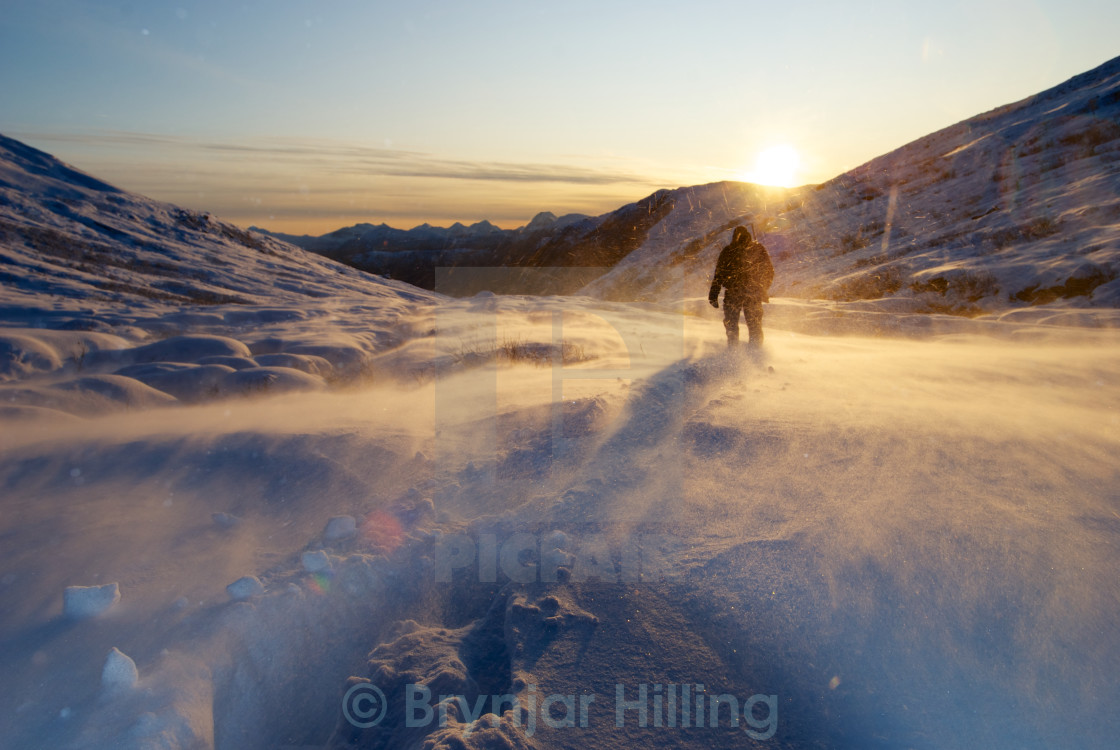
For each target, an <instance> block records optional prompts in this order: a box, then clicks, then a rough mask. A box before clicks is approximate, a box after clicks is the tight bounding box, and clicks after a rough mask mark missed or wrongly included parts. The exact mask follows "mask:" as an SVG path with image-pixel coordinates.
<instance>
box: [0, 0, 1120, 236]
mask: <svg viewBox="0 0 1120 750" xmlns="http://www.w3.org/2000/svg"><path fill="white" fill-rule="evenodd" d="M0 14H2V18H3V22H2V23H0V102H2V105H0V133H3V134H5V135H7V136H10V137H13V138H17V139H19V140H22V141H24V142H26V143H28V144H30V145H32V146H35V147H37V148H40V149H42V150H44V151H47V152H49V153H52V154H55V155H56V156H58V157H59V158H61V159H63V160H64V161H66V162H68V163H70V164H73V165H74V166H77V167H79V168H81V169H83V170H85V171H87V172H91V173H93V174H95V175H97V176H99V177H101V178H103V179H106V180H108V181H109V182H112V183H114V184H116V185H118V186H120V187H123V188H126V189H128V190H132V191H135V192H139V193H142V194H144V195H147V196H149V197H152V198H156V199H160V200H166V201H171V202H174V203H177V204H180V205H183V206H187V207H190V208H194V209H198V210H206V211H210V212H212V213H213V214H215V215H216V216H218V217H220V218H223V219H226V220H229V221H233V222H235V223H238V224H240V225H242V226H250V225H255V226H260V227H264V228H267V229H271V230H274V231H284V232H292V233H298V234H303V233H308V234H321V233H324V232H327V231H331V230H333V229H337V228H339V227H342V226H347V225H350V224H354V223H358V222H365V221H368V222H371V223H375V224H376V223H381V222H385V223H388V224H390V225H392V226H397V227H401V228H410V227H412V226H416V225H418V224H421V223H424V222H428V223H432V224H436V225H443V226H446V225H449V224H451V223H453V222H455V221H461V222H463V223H466V224H470V223H474V222H477V221H481V220H483V219H485V220H489V221H491V222H493V223H495V224H497V225H499V226H502V227H506V228H512V227H517V226H521V225H524V224H526V223H528V222H529V220H530V219H532V217H533V216H534V215H535V214H536V213H538V212H540V211H551V212H553V213H555V214H557V215H563V214H566V213H573V212H577V213H586V214H592V215H598V214H602V213H605V212H608V211H611V210H613V209H615V208H618V207H619V206H622V205H624V204H626V203H630V202H633V201H636V200H639V199H641V198H642V197H644V196H646V195H648V194H649V193H651V192H653V191H654V190H657V189H660V188H674V187H680V186H684V185H695V184H701V183H707V182H714V181H718V180H750V181H757V182H771V183H785V184H789V185H801V184H811V183H818V182H823V181H825V180H827V179H830V178H831V177H834V176H836V175H838V174H841V173H843V172H844V171H846V170H848V169H850V168H853V167H856V166H858V165H860V164H862V163H864V162H866V161H868V160H869V159H872V158H874V157H876V156H878V155H880V154H883V153H886V152H888V151H890V150H892V149H894V148H897V147H899V146H902V145H904V144H905V143H908V142H910V141H912V140H914V139H916V138H919V137H921V136H923V135H926V134H928V133H931V132H933V131H936V130H938V129H940V128H943V127H947V126H949V125H952V124H954V123H956V122H959V121H960V120H963V119H966V118H968V117H971V116H973V115H976V114H979V113H981V112H985V111H987V110H990V109H993V108H995V107H997V106H1000V105H1003V104H1006V103H1009V102H1012V101H1017V100H1019V99H1022V98H1024V97H1026V96H1029V95H1031V94H1034V93H1037V92H1039V91H1042V90H1044V89H1046V88H1049V87H1051V86H1054V85H1056V84H1058V83H1061V82H1062V81H1064V80H1066V79H1068V78H1070V77H1072V76H1074V75H1076V74H1078V73H1081V72H1084V71H1086V70H1089V69H1091V68H1094V67H1096V66H1097V65H1100V64H1102V63H1104V62H1105V61H1107V60H1109V59H1111V58H1113V57H1115V56H1117V55H1120V43H1117V41H1116V39H1117V34H1116V32H1117V31H1118V30H1120V3H1116V2H1113V1H1111V0H1109V1H1105V0H1059V1H1055V0H1018V1H1016V2H1004V1H1003V0H965V1H963V2H957V1H955V0H949V1H945V2H942V1H939V2H929V1H928V0H927V1H926V2H919V3H916V2H906V1H905V0H896V1H895V2H882V3H879V2H845V3H837V2H831V1H828V0H810V1H808V2H796V1H792V0H791V2H786V3H773V2H765V3H758V2H745V1H744V2H719V1H716V0H692V1H689V2H685V1H684V0H677V1H676V2H660V1H659V0H645V1H644V2H611V1H610V0H596V1H595V2H582V1H580V0H566V1H565V2H555V1H554V2H548V3H544V2H533V1H531V0H520V2H490V1H489V0H474V1H472V2H435V1H428V0H408V1H407V2H404V1H401V2H392V3H389V2H379V1H377V0H331V1H330V2H326V1H318V2H300V1H294V0H259V1H256V2H234V1H232V0H221V1H220V2H211V1H209V0H208V1H206V2H188V1H187V0H171V1H169V2H163V1H162V0H132V1H131V2H110V1H107V0H101V1H99V2H94V1H92V0H90V1H82V0H14V1H13V0H5V1H4V2H3V3H0Z"/></svg>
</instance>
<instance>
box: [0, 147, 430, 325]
mask: <svg viewBox="0 0 1120 750" xmlns="http://www.w3.org/2000/svg"><path fill="white" fill-rule="evenodd" d="M0 278H2V280H3V288H2V290H0V305H6V306H21V305H25V306H32V307H35V306H40V305H42V304H44V303H45V302H46V301H48V300H49V307H52V308H57V309H63V310H64V309H72V308H88V306H89V305H90V303H93V302H112V303H118V304H137V303H151V302H156V303H160V302H162V303H166V304H173V305H183V304H187V305H190V304H196V305H198V304H203V305H216V304H244V303H261V302H270V301H276V300H281V299H287V300H291V299H305V300H306V299H308V298H319V299H321V298H324V297H329V296H334V295H339V294H361V295H372V296H388V297H392V296H399V295H400V294H402V293H406V294H407V293H409V291H408V290H410V289H411V288H410V287H407V286H405V285H402V284H396V283H388V282H385V281H384V280H380V279H376V278H374V277H372V276H370V275H368V274H364V273H360V272H358V271H356V270H354V269H352V268H349V267H346V266H343V265H341V264H338V263H334V262H331V261H328V260H326V259H324V258H321V257H319V256H317V255H314V254H311V253H307V252H304V251H303V250H301V249H299V248H296V247H293V246H292V245H289V244H286V243H284V242H280V241H278V240H276V239H273V238H271V237H267V236H262V235H259V234H255V233H252V232H247V231H245V230H243V229H240V228H238V227H236V226H233V225H231V224H226V223H224V222H220V221H217V220H215V219H212V218H210V217H209V216H208V215H206V214H200V213H197V212H193V211H188V210H186V209H181V208H177V207H175V206H172V205H169V204H165V203H159V202H156V201H152V200H149V199H147V198H143V197H141V196H137V195H132V194H129V193H127V192H124V191H121V190H118V189H117V188H114V187H112V186H111V185H107V184H105V183H103V182H101V181H100V180H97V179H96V178H93V177H91V176H89V175H86V174H84V173H82V172H80V171H78V170H76V169H74V168H72V167H69V166H67V165H65V164H63V163H61V162H59V161H58V160H56V159H54V158H53V157H51V156H49V155H48V154H45V153H43V152H41V151H37V150H35V149H33V148H31V147H29V146H26V145H24V144H22V143H20V142H19V141H15V140H12V139H10V138H6V137H4V136H0ZM412 291H415V290H412Z"/></svg>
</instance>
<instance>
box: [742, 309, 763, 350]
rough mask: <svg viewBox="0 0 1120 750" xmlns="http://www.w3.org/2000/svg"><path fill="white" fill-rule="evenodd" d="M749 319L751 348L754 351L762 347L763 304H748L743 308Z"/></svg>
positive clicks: (748, 330) (748, 327)
mask: <svg viewBox="0 0 1120 750" xmlns="http://www.w3.org/2000/svg"><path fill="white" fill-rule="evenodd" d="M743 314H744V316H745V317H746V319H747V332H748V333H749V334H750V337H751V338H750V343H749V346H750V347H751V348H752V349H754V348H758V347H760V346H762V339H763V336H762V303H761V302H748V303H747V304H746V305H745V306H744V307H743Z"/></svg>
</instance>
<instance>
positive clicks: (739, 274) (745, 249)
mask: <svg viewBox="0 0 1120 750" xmlns="http://www.w3.org/2000/svg"><path fill="white" fill-rule="evenodd" d="M773 280H774V264H773V263H771V262H770V253H768V252H766V248H765V247H763V245H762V243H761V242H758V241H757V240H755V239H754V238H753V237H751V233H750V231H749V230H748V229H747V228H746V227H744V226H737V227H735V231H734V232H733V233H732V234H731V244H729V245H728V246H727V247H725V248H723V250H722V251H721V252H720V254H719V260H717V261H716V272H715V277H714V278H713V279H712V288H711V289H710V290H709V291H708V302H709V303H711V305H712V307H714V308H716V309H717V310H718V309H719V292H720V289H727V292H726V293H725V294H724V295H723V327H724V328H725V329H726V330H727V348H728V349H731V348H733V347H735V346H736V345H737V344H738V343H739V313H740V312H742V313H743V316H744V317H745V318H746V320H747V332H748V333H749V334H750V341H749V343H748V346H750V347H751V348H752V349H757V348H758V347H760V346H762V303H763V302H769V301H770V283H771V282H772V281H773Z"/></svg>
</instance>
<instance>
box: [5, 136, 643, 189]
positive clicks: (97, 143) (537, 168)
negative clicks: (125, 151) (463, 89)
mask: <svg viewBox="0 0 1120 750" xmlns="http://www.w3.org/2000/svg"><path fill="white" fill-rule="evenodd" d="M17 137H29V138H32V139H34V140H36V141H40V142H48V141H49V142H57V143H67V144H70V145H73V146H77V147H79V148H82V149H87V150H94V149H97V148H99V147H104V146H131V147H137V148H141V149H145V150H148V149H159V150H164V151H166V152H167V153H169V154H170V153H174V154H175V155H178V156H183V155H186V154H191V153H193V154H195V155H198V154H199V153H200V152H203V153H206V152H209V153H213V154H220V155H221V156H222V158H223V159H224V160H225V159H230V158H237V159H239V160H244V161H250V162H259V163H261V164H266V165H269V166H270V167H272V166H276V165H277V164H280V163H286V164H290V165H292V166H298V167H299V168H300V169H301V170H304V171H308V172H315V171H321V172H323V173H325V174H326V173H329V174H332V175H351V176H356V177H361V176H365V177H410V178H419V179H436V180H472V181H485V182H514V183H566V184H574V185H616V184H641V185H650V184H659V183H660V182H661V181H659V180H657V179H654V178H650V177H648V176H644V175H640V174H636V173H634V172H629V171H623V170H611V169H596V168H593V167H585V166H579V165H574V166H573V165H563V164H540V163H515V162H501V161H466V160H458V159H445V158H440V157H438V156H435V155H433V154H429V153H424V152H419V151H403V150H396V149H380V148H372V147H366V146H359V145H353V144H346V143H338V142H334V141H314V140H287V139H270V138H262V139H257V140H255V141H253V142H251V143H246V142H236V141H224V142H223V141H200V140H197V139H193V138H189V137H184V136H171V135H157V134H151V133H133V132H122V131H105V132H96V133H29V134H20V135H18V136H17Z"/></svg>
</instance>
